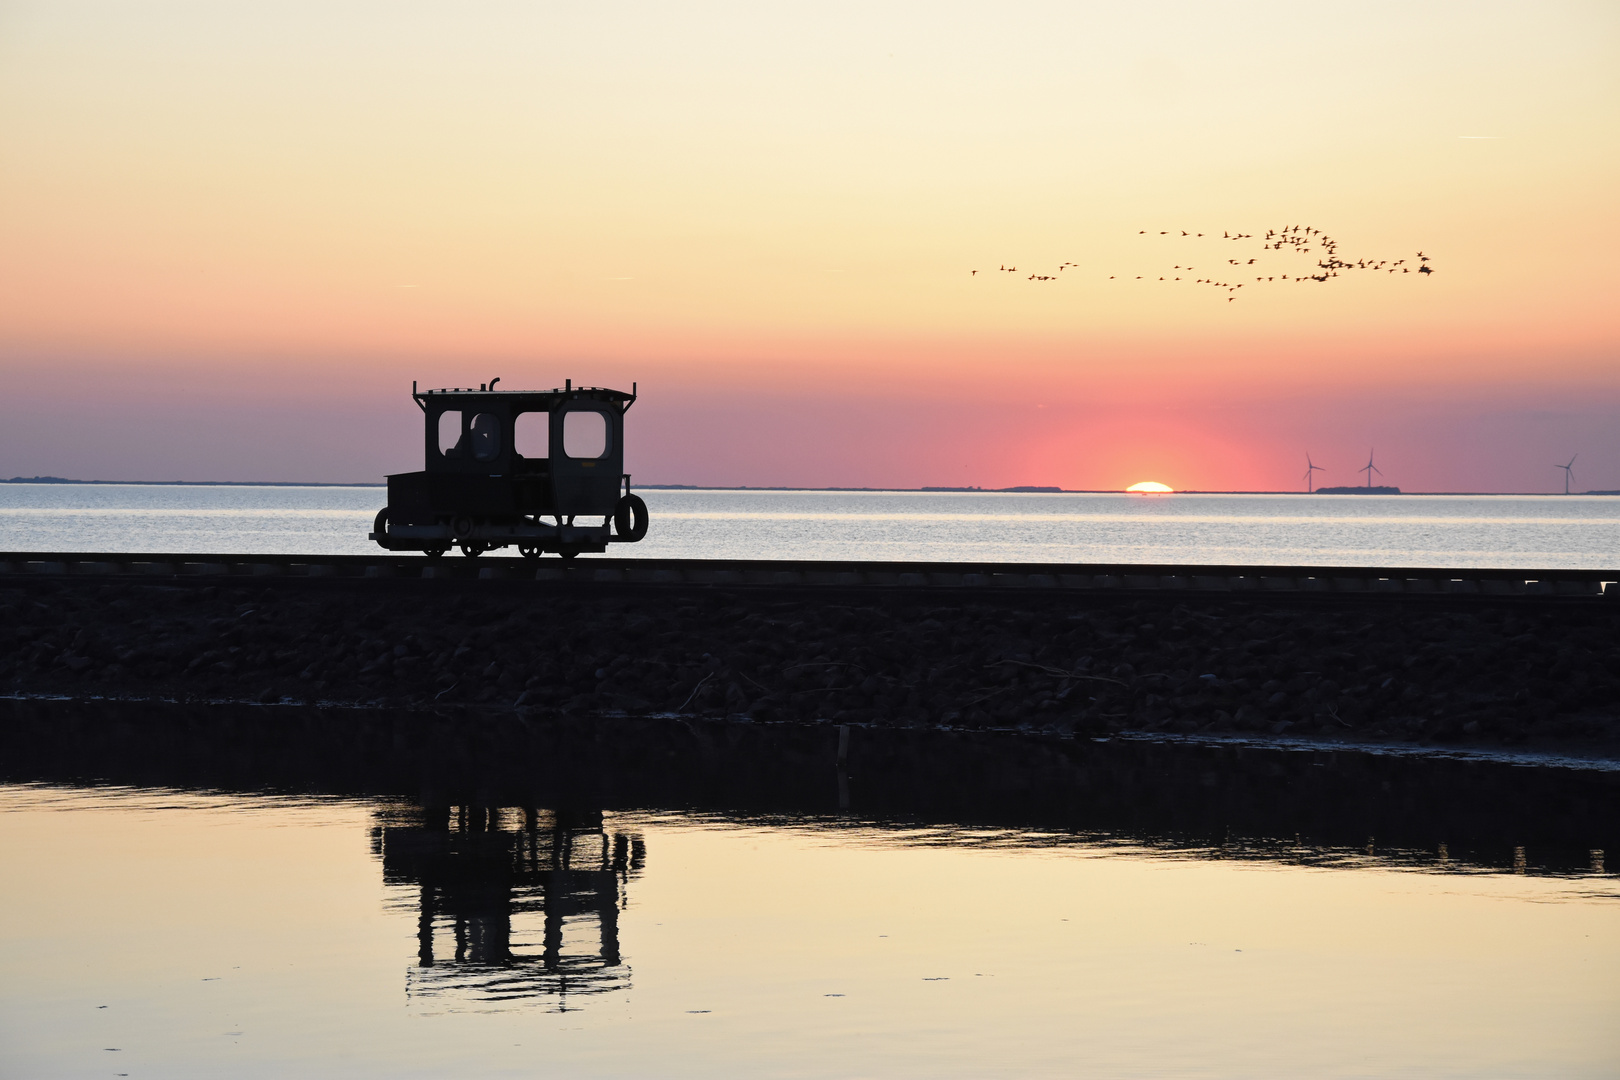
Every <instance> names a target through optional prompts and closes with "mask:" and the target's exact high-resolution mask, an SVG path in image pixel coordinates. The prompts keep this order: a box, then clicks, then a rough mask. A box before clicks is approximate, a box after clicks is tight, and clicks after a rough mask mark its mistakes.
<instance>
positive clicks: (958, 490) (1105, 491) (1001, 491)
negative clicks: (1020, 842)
mask: <svg viewBox="0 0 1620 1080" xmlns="http://www.w3.org/2000/svg"><path fill="white" fill-rule="evenodd" d="M0 484H41V485H51V484H86V485H97V484H99V485H105V486H108V487H313V488H336V487H347V488H386V487H387V486H388V485H387V484H386V483H378V482H376V481H374V480H367V481H362V482H355V483H345V482H342V481H330V480H311V481H303V480H74V479H71V478H69V477H63V476H13V477H11V478H10V479H5V478H0ZM635 486H636V487H637V488H640V489H642V490H645V491H869V492H877V493H883V492H893V493H896V494H930V495H951V494H962V495H1307V496H1316V495H1328V496H1339V495H1355V494H1359V493H1360V492H1362V491H1364V490H1366V489H1365V488H1362V487H1355V488H1351V489H1349V490H1341V491H1330V492H1323V491H1320V490H1317V491H1263V490H1217V489H1213V488H1176V489H1174V490H1172V491H1127V490H1126V489H1124V488H1064V487H1057V486H1054V485H1039V484H1016V485H1014V486H1012V487H1002V488H992V487H972V486H968V487H940V486H925V487H848V486H830V487H808V486H804V485H798V484H770V485H767V484H637V485H635ZM1369 494H1377V495H1386V496H1400V495H1468V496H1493V495H1496V496H1512V497H1515V498H1530V497H1540V496H1546V497H1548V498H1559V499H1562V498H1568V497H1569V496H1570V495H1620V490H1613V491H1610V490H1592V491H1571V492H1569V493H1568V494H1566V493H1564V492H1561V491H1400V490H1398V489H1397V490H1395V491H1393V492H1391V491H1372V492H1369Z"/></svg>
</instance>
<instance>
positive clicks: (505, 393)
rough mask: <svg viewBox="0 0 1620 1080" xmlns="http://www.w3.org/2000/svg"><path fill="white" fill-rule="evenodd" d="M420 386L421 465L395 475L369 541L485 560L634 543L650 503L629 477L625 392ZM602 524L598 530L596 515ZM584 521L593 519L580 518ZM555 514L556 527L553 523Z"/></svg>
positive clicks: (628, 397)
mask: <svg viewBox="0 0 1620 1080" xmlns="http://www.w3.org/2000/svg"><path fill="white" fill-rule="evenodd" d="M498 382H500V379H493V380H491V381H490V382H488V383H486V384H482V385H480V386H479V387H478V388H477V389H476V390H475V389H473V388H471V387H452V388H447V389H443V390H418V389H417V388H416V385H415V384H414V383H413V384H412V385H411V398H412V400H414V401H415V402H416V404H417V406H418V407H419V408H420V409H421V410H422V417H423V427H424V445H423V451H424V468H423V469H422V471H420V472H409V473H394V474H391V475H390V476H389V477H388V505H387V506H385V507H383V509H382V510H381V511H380V512H379V513H378V514H377V520H376V524H375V527H374V528H373V531H372V533H371V539H372V540H375V541H376V542H377V543H378V544H379V545H381V546H382V547H384V548H387V549H388V550H390V551H424V552H426V553H427V554H428V555H432V556H437V555H443V554H444V553H445V552H447V551H449V550H450V548H451V547H452V546H456V547H459V548H460V549H461V551H462V554H464V555H469V556H473V555H480V554H482V553H483V552H485V551H491V550H493V549H495V548H500V547H506V546H508V545H516V546H517V548H518V550H519V551H520V552H521V553H522V554H523V555H524V556H526V557H528V558H531V559H532V558H539V557H540V555H541V554H542V553H544V552H547V551H553V552H556V553H557V554H559V555H562V556H563V557H564V558H572V557H573V556H575V555H578V554H579V553H581V552H586V551H592V552H602V551H606V550H607V545H608V544H610V543H633V542H635V541H637V540H640V539H641V538H642V537H643V536H645V535H646V533H647V504H646V503H645V502H643V501H642V499H641V497H640V496H639V495H636V494H634V493H632V492H631V490H630V476H629V474H628V473H626V472H625V471H624V414H625V413H626V412H628V411H629V410H630V406H631V405H633V404H635V401H636V391H635V386H634V384H632V385H631V390H630V392H629V393H628V394H627V393H625V392H624V391H622V390H609V389H606V388H604V387H597V386H581V387H575V386H574V384H573V380H572V379H570V380H568V382H567V383H566V384H565V385H564V386H563V388H562V389H560V390H497V389H495V384H496V383H498ZM595 517H600V518H601V519H602V523H601V524H600V525H596V524H591V523H590V521H589V519H590V518H595ZM579 518H585V519H587V520H586V521H579V520H577V519H579ZM547 519H549V520H547Z"/></svg>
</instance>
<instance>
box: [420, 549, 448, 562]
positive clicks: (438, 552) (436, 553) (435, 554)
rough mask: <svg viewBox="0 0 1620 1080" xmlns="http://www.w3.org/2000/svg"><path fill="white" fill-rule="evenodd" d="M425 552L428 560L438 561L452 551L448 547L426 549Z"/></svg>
mask: <svg viewBox="0 0 1620 1080" xmlns="http://www.w3.org/2000/svg"><path fill="white" fill-rule="evenodd" d="M423 550H424V552H425V553H426V554H427V557H428V558H430V559H437V558H439V557H440V556H442V555H443V554H444V553H445V552H447V551H449V550H450V549H449V548H447V547H430V548H424V549H423Z"/></svg>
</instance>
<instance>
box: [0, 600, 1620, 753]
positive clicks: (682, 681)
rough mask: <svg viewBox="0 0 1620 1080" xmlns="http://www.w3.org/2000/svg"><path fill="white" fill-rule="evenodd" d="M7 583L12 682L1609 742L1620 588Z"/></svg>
mask: <svg viewBox="0 0 1620 1080" xmlns="http://www.w3.org/2000/svg"><path fill="white" fill-rule="evenodd" d="M1353 599H1354V602H1350V601H1349V600H1335V599H1332V598H1320V597H1316V598H1312V597H1308V596H1300V595H1289V596H1267V595H1203V594H1193V593H1185V594H1182V593H1175V594H1166V595H1162V596H1152V595H1136V594H1119V595H1105V594H1101V593H1085V592H1069V593H1063V592H1055V591H1046V592H1042V591H1038V590H1032V591H1020V592H1001V593H995V592H991V591H985V590H973V589H933V590H907V589H872V588H864V589H863V588H809V587H781V588H778V587H771V586H768V585H767V586H753V587H735V588H732V587H725V586H716V585H705V586H699V585H677V586H643V585H634V584H618V585H613V584H589V583H586V584H578V583H574V584H570V583H566V582H564V583H555V584H550V585H548V584H545V583H537V582H533V581H528V582H521V583H519V582H510V581H502V580H477V579H470V580H420V579H417V580H391V579H383V580H372V579H319V578H315V579H277V580H271V581H268V582H265V581H263V580H256V579H253V578H247V577H234V578H224V579H221V580H218V581H210V580H208V579H204V578H181V577H173V578H162V577H158V578H139V577H128V576H124V577H95V576H85V577H74V576H49V575H22V574H14V575H9V576H6V577H4V578H0V691H3V692H5V693H7V694H10V695H15V696H49V695H61V696H68V697H84V698H91V697H102V698H113V699H128V700H141V699H169V700H180V701H238V702H260V703H280V702H297V703H304V704H310V703H329V704H334V705H375V706H383V707H389V708H403V709H418V710H435V711H439V712H443V713H449V714H454V713H456V712H458V711H469V710H476V711H482V712H490V711H502V712H509V713H511V712H515V713H516V714H518V715H520V716H525V717H530V718H544V717H555V716H568V717H573V718H580V717H589V716H604V715H626V716H631V717H634V716H638V715H660V714H666V715H667V714H680V715H692V716H703V717H711V718H723V717H734V718H742V717H747V718H750V719H753V720H766V721H769V720H788V721H827V722H833V723H838V724H861V725H868V726H882V727H897V728H906V727H928V726H932V727H945V728H952V729H957V730H975V729H977V730H984V729H1023V730H1029V731H1032V732H1045V733H1059V734H1069V733H1075V734H1101V733H1108V732H1126V731H1133V732H1167V733H1180V734H1188V735H1191V734H1195V733H1209V734H1224V733H1252V734H1262V735H1271V736H1279V735H1286V736H1289V737H1308V738H1320V739H1324V740H1333V741H1384V742H1389V741H1395V742H1417V743H1430V742H1432V743H1437V744H1448V745H1449V744H1479V745H1497V746H1501V745H1506V746H1547V747H1563V748H1568V747H1582V748H1586V749H1589V750H1595V751H1599V752H1603V753H1610V754H1612V753H1616V752H1620V604H1617V603H1614V602H1613V600H1612V598H1609V599H1605V598H1601V597H1598V598H1594V599H1591V600H1587V601H1582V602H1579V603H1569V602H1563V601H1562V599H1561V598H1556V597H1549V598H1547V599H1546V600H1545V601H1539V602H1538V601H1537V600H1535V599H1534V598H1527V597H1514V598H1504V599H1500V600H1493V599H1491V598H1488V597H1482V596H1473V597H1459V598H1447V597H1443V596H1440V597H1415V596H1388V597H1378V598H1373V597H1357V598H1353Z"/></svg>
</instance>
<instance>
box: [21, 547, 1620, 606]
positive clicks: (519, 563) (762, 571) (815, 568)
mask: <svg viewBox="0 0 1620 1080" xmlns="http://www.w3.org/2000/svg"><path fill="white" fill-rule="evenodd" d="M35 576H46V577H50V576H58V577H64V576H65V577H104V578H124V579H128V578H146V579H162V580H170V581H174V580H192V581H194V580H199V579H211V580H220V579H233V580H235V579H248V580H263V579H400V580H403V579H424V578H426V579H449V580H459V581H476V580H483V581H491V580H494V581H504V582H511V583H513V584H517V583H519V582H549V583H575V584H580V585H586V584H627V585H649V586H694V585H696V586H725V587H774V588H807V587H808V588H822V587H827V588H838V589H849V588H856V589H907V590H915V589H930V590H931V589H938V590H973V591H978V590H993V591H1005V590H1036V591H1053V592H1076V593H1135V594H1159V595H1162V594H1173V593H1185V594H1211V595H1220V594H1243V593H1260V594H1272V595H1278V594H1285V595H1286V594H1294V595H1302V594H1313V595H1321V594H1332V595H1341V596H1350V595H1360V596H1376V595H1402V596H1409V595H1426V596H1435V595H1449V596H1459V597H1461V596H1479V597H1493V598H1511V597H1526V598H1537V599H1546V598H1562V599H1568V600H1577V601H1578V600H1583V599H1585V600H1615V599H1617V598H1620V570H1527V569H1523V568H1519V569H1511V568H1499V569H1476V568H1466V569H1464V568H1443V567H1438V568H1437V567H1366V566H1245V565H1229V566H1221V565H1156V564H1127V563H1116V564H1101V563H962V562H951V563H916V562H839V561H808V560H798V561H794V560H774V559H757V560H744V559H614V558H600V557H594V558H587V559H578V560H573V561H563V560H560V559H541V560H528V559H522V558H499V557H493V556H487V555H486V556H482V557H479V558H474V559H468V558H457V557H446V558H439V559H429V558H426V557H423V556H420V555H389V554H384V553H379V554H376V555H242V554H190V553H176V552H82V551H72V552H66V551H59V552H21V551H13V552H0V581H4V580H6V579H8V578H10V579H15V578H17V577H35Z"/></svg>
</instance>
